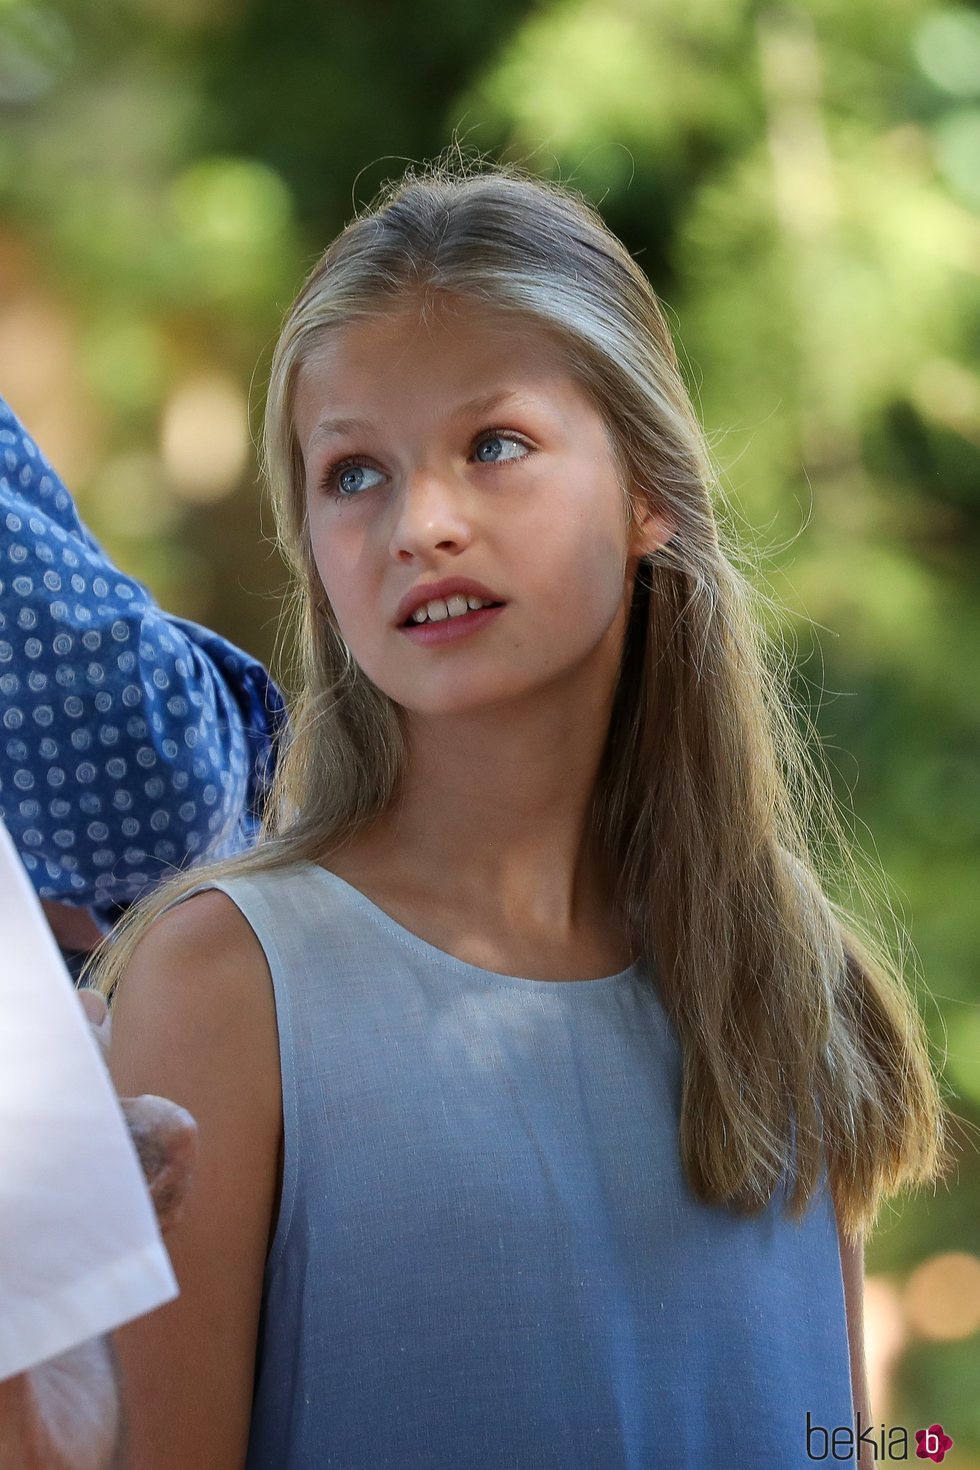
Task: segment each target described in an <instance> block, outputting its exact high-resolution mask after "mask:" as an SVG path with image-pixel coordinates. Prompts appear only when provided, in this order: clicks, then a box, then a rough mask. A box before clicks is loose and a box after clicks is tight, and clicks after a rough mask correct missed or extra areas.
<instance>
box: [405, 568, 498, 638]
mask: <svg viewBox="0 0 980 1470" xmlns="http://www.w3.org/2000/svg"><path fill="white" fill-rule="evenodd" d="M454 593H459V594H461V595H462V596H463V597H479V598H482V600H483V601H484V602H503V601H504V599H503V598H502V597H499V596H498V595H497V593H496V592H491V591H490V588H489V587H485V586H484V584H483V583H482V582H474V581H473V580H472V578H470V577H443V579H442V581H441V582H418V583H416V585H415V586H414V587H413V588H412V590H411V592H406V594H405V596H404V597H403V598H402V600H401V602H400V603H399V604H398V611H397V613H396V614H395V627H396V628H401V627H403V626H404V625H405V624H406V623H407V621H408V619H409V618H410V617H411V616H412V613H413V612H415V610H416V608H420V607H424V606H425V604H426V603H427V602H431V601H432V599H433V598H434V597H441V598H449V597H452V596H453V594H454ZM416 626H423V625H422V624H417V625H416Z"/></svg>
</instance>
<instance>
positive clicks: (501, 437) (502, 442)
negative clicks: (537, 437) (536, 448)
mask: <svg viewBox="0 0 980 1470" xmlns="http://www.w3.org/2000/svg"><path fill="white" fill-rule="evenodd" d="M508 445H509V446H510V447H511V449H518V450H520V451H521V452H520V453H519V454H504V453H503V452H502V449H501V446H503V447H504V448H506V446H508ZM487 446H490V447H491V448H493V447H494V446H496V451H495V452H494V453H492V454H487V455H484V454H482V453H481V451H482V450H483V449H485V448H486V447H487ZM527 453H528V448H527V445H526V444H525V443H524V441H523V439H518V438H517V437H516V436H515V435H513V434H502V433H498V432H497V431H496V430H492V431H491V432H490V433H487V434H481V435H480V439H479V441H478V445H477V450H476V457H477V459H478V460H479V461H480V463H481V464H501V463H504V464H506V463H508V462H509V461H511V460H515V459H523V458H524V456H525V455H526V454H527Z"/></svg>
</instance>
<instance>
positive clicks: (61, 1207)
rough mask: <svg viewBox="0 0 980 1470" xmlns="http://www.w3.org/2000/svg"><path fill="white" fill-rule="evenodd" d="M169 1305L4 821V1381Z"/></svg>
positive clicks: (162, 1262) (80, 1029)
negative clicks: (86, 1341) (165, 1304)
mask: <svg viewBox="0 0 980 1470" xmlns="http://www.w3.org/2000/svg"><path fill="white" fill-rule="evenodd" d="M176 1295H177V1282H176V1279H175V1277H174V1273H173V1269H172V1267H171V1265H170V1259H169V1257H168V1255H167V1252H166V1249H165V1247H164V1244H163V1241H162V1239H161V1237H160V1232H159V1229H158V1227H157V1222H156V1216H155V1214H154V1210H153V1204H152V1201H151V1199H150V1195H149V1191H148V1190H147V1188H146V1184H145V1182H144V1179H143V1174H142V1170H141V1168H140V1164H139V1160H138V1158H137V1155H136V1150H135V1148H134V1147H133V1144H132V1141H131V1139H130V1136H129V1132H128V1130H127V1128H126V1123H125V1120H124V1118H123V1114H122V1110H121V1109H120V1107H119V1102H118V1099H117V1097H116V1094H115V1091H114V1089H113V1086H112V1083H111V1080H110V1078H109V1074H108V1072H107V1070H106V1068H105V1065H104V1063H103V1061H102V1057H101V1055H100V1053H99V1048H98V1045H97V1043H96V1041H95V1038H94V1037H93V1036H92V1034H91V1032H90V1029H89V1024H88V1021H87V1019H86V1017H85V1014H84V1012H83V1010H82V1008H81V1005H80V1004H79V1002H78V998H77V996H76V995H75V993H74V988H73V986H72V982H71V978H70V977H69V975H68V973H67V971H66V969H65V967H64V964H63V962H62V959H61V955H60V953H59V951H58V946H57V944H56V943H55V940H54V936H53V935H52V934H51V931H50V929H49V928H48V926H47V923H46V921H45V918H44V914H43V912H42V910H41V907H40V904H39V903H38V900H37V898H36V897H35V894H34V890H33V888H32V886H31V883H30V882H29V880H28V877H27V874H26V872H25V870H24V868H23V865H22V863H21V861H20V859H19V857H18V856H17V853H16V850H15V848H14V846H13V843H12V842H11V839H10V835H9V833H8V832H7V830H6V828H5V827H4V825H3V823H2V822H0V1379H2V1378H6V1377H8V1376H10V1375H11V1374H14V1373H19V1372H22V1371H23V1370H24V1369H26V1368H31V1367H33V1366H34V1365H35V1364H36V1363H40V1362H43V1361H44V1360H45V1359H47V1358H51V1357H55V1356H57V1354H59V1353H62V1352H66V1351H67V1350H68V1349H69V1348H71V1347H75V1346H76V1345H77V1344H78V1343H80V1342H84V1341H85V1340H86V1339H88V1338H90V1337H96V1336H100V1335H101V1334H102V1333H105V1332H109V1331H111V1330H112V1329H113V1328H114V1327H118V1326H120V1325H121V1324H122V1323H123V1322H128V1321H130V1320H131V1319H132V1318H134V1317H139V1316H141V1315H142V1314H143V1313H144V1312H149V1311H151V1310H152V1309H153V1308H154V1307H158V1306H161V1305H163V1303H164V1302H168V1301H171V1300H172V1299H173V1298H174V1297H175V1296H176Z"/></svg>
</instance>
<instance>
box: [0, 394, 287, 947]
mask: <svg viewBox="0 0 980 1470" xmlns="http://www.w3.org/2000/svg"><path fill="white" fill-rule="evenodd" d="M284 720H285V709H284V705H283V700H282V696H281V694H280V692H279V690H278V689H277V688H276V686H275V684H274V683H273V682H272V680H271V679H270V677H269V675H268V673H267V672H266V670H265V669H264V668H263V666H262V665H261V664H260V663H258V662H257V661H256V660H255V659H253V658H251V657H250V656H249V655H248V654H246V653H243V652H242V651H241V649H238V648H236V647H235V646H234V645H233V644H230V643H228V642H227V641H226V640H225V639H224V638H222V637H220V636H219V635H218V634H217V633H213V632H211V631H210V630H209V629H207V628H202V627H201V626H200V625H199V624H197V623H193V622H190V621H188V620H187V619H184V618H177V617H173V616H171V615H170V614H168V613H165V612H163V611H162V610H161V609H160V608H159V607H157V605H156V603H155V602H154V600H153V597H152V594H151V593H150V592H149V590H148V589H147V588H146V587H145V586H143V585H142V584H141V583H139V582H135V581H133V580H132V579H130V578H127V577H125V576H124V575H123V574H122V573H121V572H119V571H118V570H117V569H116V568H115V567H114V566H113V565H112V563H111V562H110V561H109V559H108V557H107V556H106V554H105V552H104V551H103V550H102V548H101V547H100V546H99V544H98V543H97V541H96V540H95V538H94V537H93V536H92V534H91V532H90V531H89V530H88V529H87V527H86V526H84V525H83V523H82V522H81V520H80V519H79V517H78V513H77V511H76V509H75V506H74V503H73V502H72V499H71V496H70V495H69V494H68V492H67V490H66V489H65V487H64V485H63V484H62V483H61V481H60V480H59V478H58V476H57V475H56V474H55V472H54V470H53V469H52V468H51V466H50V465H49V464H48V463H47V461H46V460H45V459H44V457H43V455H42V454H41V452H40V450H39V449H38V447H37V445H36V444H35V443H34V441H33V440H32V439H31V438H30V436H29V435H28V434H27V432H26V431H25V429H24V428H23V426H22V425H21V423H20V422H19V420H18V419H17V418H16V417H15V415H14V414H13V413H12V411H11V410H10V408H9V407H8V405H7V404H6V403H4V401H3V400H2V399H0V818H2V819H3V821H4V822H5V824H6V826H7V827H8V829H9V831H10V833H11V836H12V837H13V840H14V842H15V843H16V845H17V848H18V851H19V852H20V854H21V857H22V859H23V861H24V864H25V867H26V868H27V871H28V873H29V875H30V877H31V879H32V881H33V883H34V887H35V889H36V891H37V893H38V895H39V897H41V898H45V899H58V900H62V901H65V902H68V903H72V904H75V905H78V906H80V907H87V908H90V909H92V910H93V911H94V912H95V914H96V917H99V916H102V918H103V919H104V920H106V919H107V918H108V917H110V916H111V915H112V914H113V913H114V911H115V909H116V907H117V906H119V905H122V906H125V905H126V904H129V903H132V902H133V901H134V900H135V899H136V898H138V897H139V896H140V895H141V894H142V893H143V892H145V891H146V890H147V889H148V888H151V887H152V886H153V885H154V884H156V883H158V882H160V880H161V879H162V878H164V877H166V876H167V874H168V873H170V872H172V870H173V869H174V868H179V867H182V866H184V865H185V864H187V863H189V862H191V861H199V860H202V859H212V858H216V857H224V856H230V855H231V854H232V853H234V852H238V851H241V850H242V849H243V848H244V847H247V846H248V845H249V844H250V843H251V842H252V841H253V840H254V837H255V834H256V831H257V829H258V822H259V819H260V816H261V810H262V803H263V801H264V798H265V794H266V792H267V790H268V783H269V779H270V777H271V762H272V756H273V751H272V741H273V739H274V737H275V734H276V732H277V731H278V730H279V729H280V727H281V726H282V724H283V722H284Z"/></svg>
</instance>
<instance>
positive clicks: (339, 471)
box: [321, 459, 384, 500]
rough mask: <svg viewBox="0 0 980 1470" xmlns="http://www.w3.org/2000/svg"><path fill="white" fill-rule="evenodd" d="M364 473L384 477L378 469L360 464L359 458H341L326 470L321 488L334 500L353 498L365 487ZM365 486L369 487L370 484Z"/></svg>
mask: <svg viewBox="0 0 980 1470" xmlns="http://www.w3.org/2000/svg"><path fill="white" fill-rule="evenodd" d="M365 475H378V476H379V477H380V478H382V479H383V478H384V477H383V476H382V475H381V473H380V471H379V470H372V468H371V466H370V465H366V464H361V462H360V460H356V459H343V460H341V462H340V463H339V464H335V465H331V467H330V468H329V469H328V470H327V473H326V474H325V475H324V477H323V481H322V483H321V489H323V490H326V491H327V492H328V494H330V495H332V496H333V498H334V499H335V500H353V499H355V498H356V496H358V495H360V493H361V491H362V490H364V489H365V485H364V481H363V477H364V476H365ZM367 488H368V489H370V486H368V487H367Z"/></svg>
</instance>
